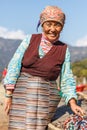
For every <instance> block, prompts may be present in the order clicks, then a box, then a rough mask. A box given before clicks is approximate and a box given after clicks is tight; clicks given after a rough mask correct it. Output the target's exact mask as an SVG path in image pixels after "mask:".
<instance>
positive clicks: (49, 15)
mask: <svg viewBox="0 0 87 130" xmlns="http://www.w3.org/2000/svg"><path fill="white" fill-rule="evenodd" d="M46 21H56V22H59V23H60V24H61V25H62V26H63V25H64V23H65V14H64V13H63V11H62V10H61V9H60V8H58V7H57V6H47V7H46V8H45V9H44V10H43V11H42V13H41V14H40V24H41V25H42V24H43V23H44V22H46Z"/></svg>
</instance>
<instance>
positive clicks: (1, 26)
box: [0, 0, 87, 46]
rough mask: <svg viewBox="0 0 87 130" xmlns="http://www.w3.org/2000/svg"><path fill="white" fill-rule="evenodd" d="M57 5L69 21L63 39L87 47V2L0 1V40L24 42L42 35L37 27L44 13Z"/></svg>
mask: <svg viewBox="0 0 87 130" xmlns="http://www.w3.org/2000/svg"><path fill="white" fill-rule="evenodd" d="M48 5H56V6H58V7H59V8H61V9H62V10H63V12H64V13H65V15H66V21H65V25H64V28H63V31H62V33H61V35H60V40H61V41H63V42H66V43H67V44H69V45H71V46H87V0H0V37H3V38H10V39H24V38H25V37H26V35H27V34H32V33H40V32H41V27H40V28H39V30H38V32H37V31H36V26H37V23H38V21H39V16H40V13H41V12H42V10H43V9H44V8H45V7H46V6H48Z"/></svg>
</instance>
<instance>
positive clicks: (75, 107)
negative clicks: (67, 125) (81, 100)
mask: <svg viewBox="0 0 87 130" xmlns="http://www.w3.org/2000/svg"><path fill="white" fill-rule="evenodd" d="M69 104H70V107H71V110H72V111H73V112H74V113H75V114H76V115H78V116H84V114H85V111H84V110H83V109H82V108H81V107H80V106H78V105H77V104H76V101H75V99H71V100H70V101H69Z"/></svg>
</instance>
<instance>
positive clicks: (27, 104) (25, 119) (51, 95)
mask: <svg viewBox="0 0 87 130" xmlns="http://www.w3.org/2000/svg"><path fill="white" fill-rule="evenodd" d="M59 102H60V96H59V95H58V89H57V85H56V81H46V80H44V79H42V78H40V77H36V76H31V75H29V74H26V73H23V72H22V73H21V74H20V77H19V79H18V81H17V84H16V87H15V90H14V93H13V99H12V107H11V110H10V113H9V128H8V130H46V127H47V125H48V123H49V122H51V119H52V117H53V115H54V113H55V111H56V108H57V105H58V103H59Z"/></svg>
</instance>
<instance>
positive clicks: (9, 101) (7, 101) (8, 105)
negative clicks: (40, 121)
mask: <svg viewBox="0 0 87 130" xmlns="http://www.w3.org/2000/svg"><path fill="white" fill-rule="evenodd" d="M11 104H12V98H7V97H5V112H6V114H7V115H8V114H9V111H10V108H11Z"/></svg>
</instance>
